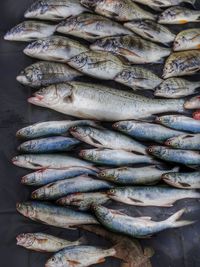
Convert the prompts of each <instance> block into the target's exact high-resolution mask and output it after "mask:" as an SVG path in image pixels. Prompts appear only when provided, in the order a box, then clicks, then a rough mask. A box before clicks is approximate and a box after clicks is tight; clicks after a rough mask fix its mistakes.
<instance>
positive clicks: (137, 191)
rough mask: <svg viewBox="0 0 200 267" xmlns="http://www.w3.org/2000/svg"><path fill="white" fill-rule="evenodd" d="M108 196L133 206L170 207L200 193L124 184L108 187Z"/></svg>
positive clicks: (196, 196)
mask: <svg viewBox="0 0 200 267" xmlns="http://www.w3.org/2000/svg"><path fill="white" fill-rule="evenodd" d="M107 194H108V196H109V197H110V198H111V199H112V200H115V201H118V202H122V203H125V204H128V205H135V206H144V207H146V206H157V207H171V206H173V204H174V202H176V201H178V200H181V199H185V198H200V193H198V192H196V191H194V190H193V191H192V190H189V191H188V190H180V189H175V188H171V187H162V186H150V187H147V186H146V187H142V186H126V187H118V188H114V189H110V190H109V191H108V192H107Z"/></svg>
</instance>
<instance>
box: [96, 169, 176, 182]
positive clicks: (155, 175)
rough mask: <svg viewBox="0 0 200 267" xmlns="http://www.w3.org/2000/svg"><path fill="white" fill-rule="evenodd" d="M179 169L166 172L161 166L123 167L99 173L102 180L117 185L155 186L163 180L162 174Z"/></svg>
mask: <svg viewBox="0 0 200 267" xmlns="http://www.w3.org/2000/svg"><path fill="white" fill-rule="evenodd" d="M177 170H178V169H177V167H175V168H173V169H171V170H166V169H162V168H161V167H160V166H159V165H157V166H156V165H155V166H147V167H139V168H131V167H121V168H114V169H105V170H102V171H100V172H99V173H98V177H99V178H100V179H104V180H107V181H110V182H114V183H116V184H124V185H127V184H129V185H131V184H133V185H135V184H136V185H137V184H144V185H148V184H155V183H157V182H159V181H160V180H161V176H162V174H165V173H166V172H167V173H169V172H174V171H177Z"/></svg>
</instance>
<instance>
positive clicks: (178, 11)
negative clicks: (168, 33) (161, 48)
mask: <svg viewBox="0 0 200 267" xmlns="http://www.w3.org/2000/svg"><path fill="white" fill-rule="evenodd" d="M199 21H200V14H199V10H198V11H197V10H192V9H188V8H186V7H182V6H174V7H170V8H168V9H166V10H165V11H163V13H161V15H160V16H159V18H158V22H159V23H161V24H186V23H188V22H199Z"/></svg>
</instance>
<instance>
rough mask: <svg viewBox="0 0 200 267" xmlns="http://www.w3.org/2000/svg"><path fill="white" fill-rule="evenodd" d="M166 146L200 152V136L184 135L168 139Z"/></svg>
mask: <svg viewBox="0 0 200 267" xmlns="http://www.w3.org/2000/svg"><path fill="white" fill-rule="evenodd" d="M165 145H167V146H170V147H172V148H179V149H187V150H200V134H188V133H187V134H183V135H180V136H176V137H173V138H170V139H168V140H167V141H166V142H165Z"/></svg>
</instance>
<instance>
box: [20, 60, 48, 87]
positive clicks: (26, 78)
mask: <svg viewBox="0 0 200 267" xmlns="http://www.w3.org/2000/svg"><path fill="white" fill-rule="evenodd" d="M42 78H43V74H42V70H41V69H40V68H39V66H38V65H32V66H29V67H27V68H26V69H25V70H23V71H21V72H20V74H19V75H18V76H17V78H16V79H17V81H18V82H20V83H22V84H24V85H32V84H33V83H34V84H36V85H37V84H38V85H40V83H39V81H41V80H42Z"/></svg>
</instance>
